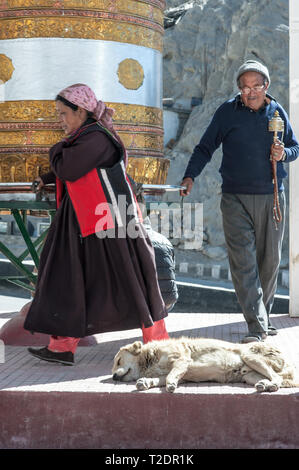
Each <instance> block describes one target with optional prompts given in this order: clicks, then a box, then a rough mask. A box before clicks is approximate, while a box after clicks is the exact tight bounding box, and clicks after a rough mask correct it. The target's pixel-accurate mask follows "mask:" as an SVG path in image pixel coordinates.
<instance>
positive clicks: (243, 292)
mask: <svg viewBox="0 0 299 470" xmlns="http://www.w3.org/2000/svg"><path fill="white" fill-rule="evenodd" d="M279 202H280V209H281V213H282V217H283V219H282V221H281V222H280V223H276V224H275V222H274V220H273V194H228V193H225V194H222V199H221V206H220V207H221V212H222V219H223V229H224V235H225V240H226V245H227V250H228V258H229V264H230V270H231V275H232V281H233V284H234V287H235V291H236V295H237V298H238V301H239V303H240V305H241V308H242V311H243V315H244V317H245V320H246V322H247V326H248V332H249V334H261V333H263V332H266V333H267V331H268V327H269V326H271V323H270V319H269V314H270V312H271V309H272V305H273V302H274V295H275V292H276V288H277V277H278V271H279V264H280V259H281V247H282V240H283V234H284V227H285V194H284V193H283V192H282V193H279Z"/></svg>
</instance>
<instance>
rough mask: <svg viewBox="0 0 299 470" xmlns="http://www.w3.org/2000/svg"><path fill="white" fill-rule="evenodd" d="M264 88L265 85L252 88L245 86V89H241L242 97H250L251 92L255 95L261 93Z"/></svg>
mask: <svg viewBox="0 0 299 470" xmlns="http://www.w3.org/2000/svg"><path fill="white" fill-rule="evenodd" d="M264 88H265V85H257V86H254V87H252V88H249V86H244V87H243V88H240V90H241V93H242V95H249V93H250V92H251V91H254V93H260V92H261V91H262V90H263V89H264Z"/></svg>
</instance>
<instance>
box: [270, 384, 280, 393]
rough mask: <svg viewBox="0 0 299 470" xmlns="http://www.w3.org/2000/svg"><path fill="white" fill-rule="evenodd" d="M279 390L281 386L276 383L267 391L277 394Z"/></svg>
mask: <svg viewBox="0 0 299 470" xmlns="http://www.w3.org/2000/svg"><path fill="white" fill-rule="evenodd" d="M278 389H279V385H278V384H276V383H275V382H272V383H271V384H270V385H269V386H268V388H267V391H268V392H277V390H278Z"/></svg>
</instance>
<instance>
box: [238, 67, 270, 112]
mask: <svg viewBox="0 0 299 470" xmlns="http://www.w3.org/2000/svg"><path fill="white" fill-rule="evenodd" d="M267 89H268V83H266V85H264V77H263V75H261V74H260V73H258V72H245V73H243V75H241V77H240V91H241V97H242V101H243V103H244V104H245V106H247V107H248V108H250V109H253V110H254V111H257V110H258V109H260V108H261V106H263V104H264V101H265V97H266V91H267Z"/></svg>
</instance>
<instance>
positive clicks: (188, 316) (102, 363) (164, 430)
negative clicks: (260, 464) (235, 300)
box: [0, 298, 299, 449]
mask: <svg viewBox="0 0 299 470" xmlns="http://www.w3.org/2000/svg"><path fill="white" fill-rule="evenodd" d="M0 301H1V298H0ZM27 301H28V300H26V299H22V300H18V302H19V303H18V308H19V306H20V304H22V302H23V303H26V302H27ZM0 305H1V303H0ZM15 305H17V304H15ZM13 306H14V302H13V301H12V304H11V308H12V309H13ZM1 310H2V309H1V307H0V327H1V326H2V325H3V324H4V323H5V322H6V321H8V320H9V318H11V316H12V315H13V314H14V313H12V312H9V311H7V312H3V311H1ZM8 310H9V309H8ZM16 310H18V309H16ZM272 322H273V324H274V326H276V327H277V328H278V329H279V334H278V335H277V336H274V337H269V338H268V339H267V341H268V342H270V343H271V344H273V345H276V346H278V347H279V348H280V349H282V351H283V352H284V353H285V354H286V356H287V357H288V359H289V360H290V361H291V362H292V363H293V364H294V365H295V366H296V369H297V371H298V375H299V318H290V317H289V315H287V314H275V315H272ZM166 324H167V329H168V331H169V333H170V336H175V337H178V336H182V335H186V336H204V337H210V338H218V339H223V340H227V341H232V342H239V341H240V340H241V339H242V337H243V335H244V334H245V333H246V327H245V322H244V319H243V316H242V315H241V314H236V313H233V314H229V313H217V314H216V313H215V314H213V313H208V314H204V313H183V314H182V313H170V315H169V317H168V318H167V320H166ZM95 339H96V344H95V345H93V346H82V347H79V348H78V350H77V352H76V355H75V361H76V365H75V366H73V367H67V366H62V365H56V364H51V363H46V362H43V361H40V360H38V359H36V358H34V357H32V356H30V355H29V354H28V352H27V348H26V347H22V346H8V345H5V347H4V349H5V361H4V362H3V363H2V364H0V416H1V426H2V428H1V429H2V431H1V432H0V448H68V449H70V448H71V449H74V448H92V449H94V448H97V449H99V448H101V449H130V448H131V449H151V448H158V449H159V448H164V449H165V448H166V449H167V448H168V449H180V448H181V449H186V448H187V449H189V448H197V449H204V448H206V449H209V448H218V449H219V448H220V449H221V448H298V447H299V410H298V399H299V388H295V389H281V390H279V391H278V392H276V393H272V394H270V393H265V394H258V393H256V392H255V390H254V388H253V387H250V386H248V385H245V384H230V385H220V384H214V383H202V384H191V383H189V384H183V385H180V386H179V388H178V389H177V391H176V392H175V393H174V394H168V393H166V392H165V389H152V390H148V391H145V392H138V391H136V389H135V386H134V384H133V383H127V384H125V383H115V382H113V380H112V378H111V367H112V362H113V357H114V355H115V354H116V353H117V351H118V350H119V348H120V347H121V346H123V345H125V344H127V343H130V342H133V341H135V340H137V339H141V336H140V330H130V331H124V332H116V333H105V334H101V335H96V337H95Z"/></svg>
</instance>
